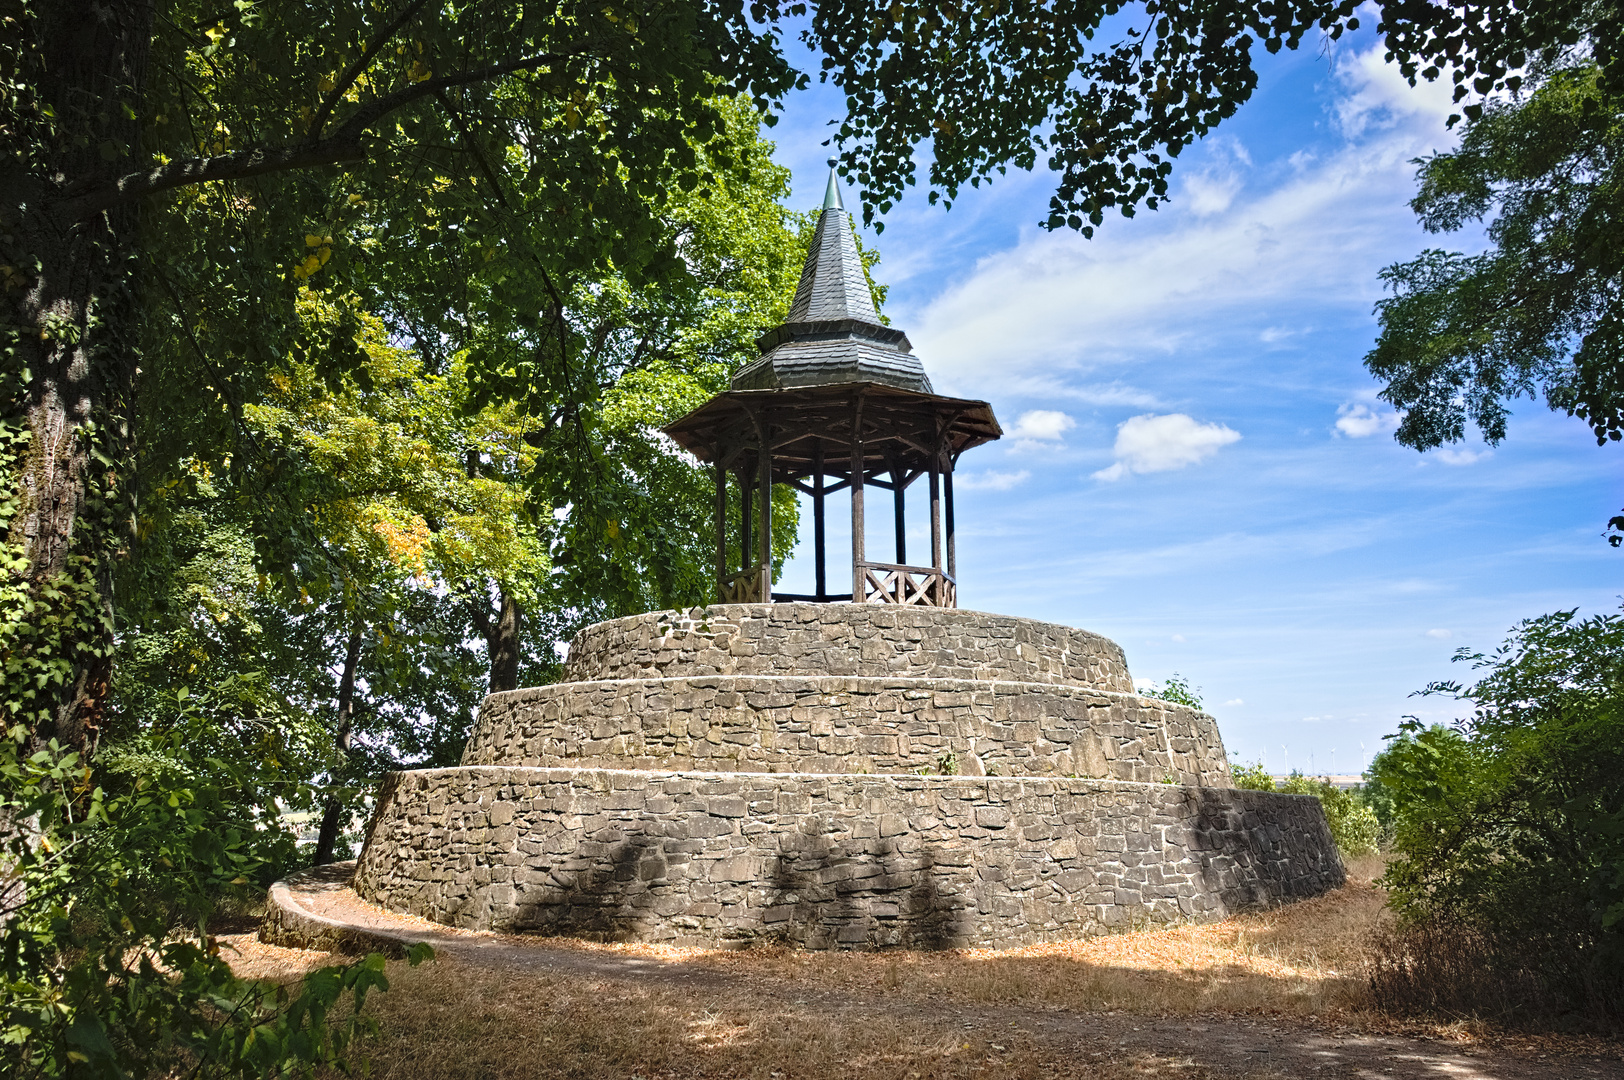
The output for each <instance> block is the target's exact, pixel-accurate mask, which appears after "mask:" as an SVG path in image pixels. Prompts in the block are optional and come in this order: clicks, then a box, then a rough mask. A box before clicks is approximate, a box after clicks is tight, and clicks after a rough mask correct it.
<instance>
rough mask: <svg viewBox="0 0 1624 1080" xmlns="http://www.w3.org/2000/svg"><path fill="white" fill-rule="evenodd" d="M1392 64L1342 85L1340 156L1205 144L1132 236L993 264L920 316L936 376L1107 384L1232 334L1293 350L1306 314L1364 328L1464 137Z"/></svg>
mask: <svg viewBox="0 0 1624 1080" xmlns="http://www.w3.org/2000/svg"><path fill="white" fill-rule="evenodd" d="M1381 57H1382V53H1381V50H1380V49H1379V48H1377V49H1376V50H1374V51H1373V52H1369V53H1362V54H1359V55H1358V56H1357V57H1355V58H1354V60H1353V62H1351V63H1348V64H1347V65H1345V67H1344V72H1343V74H1342V75H1340V76H1339V78H1340V79H1341V80H1342V82H1343V84H1344V85H1343V90H1344V93H1343V95H1342V103H1341V104H1340V105H1338V107H1337V112H1336V115H1335V116H1334V117H1333V120H1334V121H1335V125H1336V127H1337V128H1338V129H1339V130H1340V131H1341V132H1342V134H1343V136H1344V138H1343V140H1342V141H1341V142H1340V143H1339V144H1336V145H1333V146H1332V147H1330V148H1327V149H1325V150H1323V151H1322V152H1320V153H1317V154H1301V155H1296V156H1294V157H1292V158H1291V159H1289V160H1288V161H1286V162H1284V163H1281V164H1277V165H1274V166H1273V167H1272V168H1271V169H1269V170H1268V171H1262V170H1260V169H1257V168H1254V167H1253V166H1252V165H1251V164H1250V163H1249V162H1248V161H1247V160H1245V159H1244V157H1242V156H1240V155H1237V154H1235V153H1233V152H1230V151H1229V150H1227V149H1224V148H1222V147H1220V148H1218V152H1217V153H1213V151H1212V146H1211V144H1210V143H1209V144H1204V147H1203V148H1204V150H1206V151H1207V152H1208V155H1209V158H1210V163H1209V164H1208V165H1207V166H1206V167H1205V171H1200V168H1199V167H1198V170H1197V171H1196V172H1193V173H1188V174H1186V178H1185V179H1184V180H1183V188H1182V191H1183V193H1184V196H1183V197H1182V198H1176V199H1175V200H1174V201H1173V202H1172V203H1170V204H1169V206H1168V207H1167V208H1166V209H1165V210H1162V211H1159V212H1158V213H1156V214H1154V215H1150V216H1149V217H1146V218H1143V219H1135V221H1134V223H1133V227H1132V228H1129V227H1127V223H1117V222H1107V224H1106V227H1105V228H1104V229H1102V230H1101V231H1100V232H1099V234H1098V235H1097V236H1096V237H1095V238H1094V239H1093V240H1086V239H1083V238H1082V237H1079V236H1077V235H1075V234H1073V233H1070V232H1065V231H1062V232H1056V233H1046V232H1041V231H1037V230H1032V231H1029V232H1027V233H1026V234H1025V235H1024V236H1023V237H1022V239H1021V240H1020V242H1019V243H1017V244H1016V245H1015V246H1014V247H1012V248H1009V249H1007V250H1004V251H1001V252H997V253H994V254H991V255H989V256H987V257H984V258H983V259H982V260H981V261H980V262H979V263H978V264H977V265H976V268H975V270H974V272H973V273H971V274H969V275H967V276H966V277H964V278H961V279H960V281H959V283H958V284H957V285H956V286H955V287H953V288H950V289H947V290H945V291H944V292H942V293H940V294H938V295H937V296H936V297H935V298H934V299H933V300H932V301H931V302H930V303H929V304H928V305H926V306H925V307H924V308H923V309H922V310H921V311H920V312H918V313H917V314H912V313H910V319H912V320H913V325H912V326H910V328H909V333H910V336H911V337H912V338H913V339H914V341H915V342H917V343H918V344H919V346H920V352H921V355H924V356H927V357H928V358H929V361H930V364H931V370H932V371H933V372H938V371H939V372H941V374H942V376H943V378H944V380H945V381H947V382H950V383H952V384H953V385H955V386H957V387H962V388H963V389H964V390H965V391H967V392H971V393H976V394H978V395H980V394H997V395H998V396H1000V397H1004V396H1007V395H1008V394H1009V393H1011V387H1012V384H1015V383H1018V382H1019V380H1021V379H1023V378H1026V377H1029V376H1035V375H1036V376H1041V377H1044V378H1048V379H1051V380H1055V381H1077V382H1087V383H1094V384H1097V383H1099V382H1100V381H1102V380H1101V375H1102V374H1103V375H1104V376H1105V380H1104V381H1107V382H1109V381H1111V380H1112V379H1113V378H1114V377H1115V376H1114V371H1113V369H1116V370H1121V369H1124V368H1129V367H1134V368H1137V367H1141V366H1144V365H1146V364H1150V363H1154V362H1158V361H1163V360H1171V359H1173V358H1175V357H1177V358H1179V360H1180V362H1188V357H1187V356H1186V355H1184V354H1187V353H1191V352H1200V351H1204V350H1208V349H1210V348H1212V347H1213V346H1214V344H1215V341H1216V338H1217V337H1218V336H1221V335H1227V334H1238V335H1239V336H1240V337H1243V338H1246V339H1249V340H1251V341H1253V342H1258V341H1262V343H1263V344H1265V345H1271V346H1278V345H1279V343H1280V342H1282V341H1283V340H1285V338H1286V337H1288V336H1290V335H1292V334H1293V333H1296V332H1298V331H1294V330H1293V329H1292V328H1290V327H1289V326H1287V327H1282V326H1281V325H1280V324H1279V322H1278V321H1277V320H1278V318H1279V313H1280V312H1281V311H1282V310H1289V309H1291V308H1293V307H1296V308H1300V309H1304V310H1307V309H1309V308H1316V309H1323V308H1325V307H1326V306H1327V303H1328V302H1329V303H1330V304H1331V305H1333V306H1336V307H1340V308H1342V309H1344V310H1345V311H1346V312H1347V313H1348V314H1349V315H1350V316H1361V317H1362V316H1364V314H1365V313H1367V312H1368V311H1369V309H1370V305H1371V304H1372V303H1373V302H1374V300H1375V299H1376V298H1377V297H1378V296H1379V295H1380V285H1379V281H1378V279H1377V277H1376V271H1377V270H1378V269H1380V267H1381V266H1382V265H1384V264H1385V263H1387V262H1390V261H1393V260H1394V259H1395V258H1400V257H1404V256H1406V255H1409V254H1412V253H1413V251H1412V249H1413V247H1414V244H1415V239H1414V237H1415V232H1416V226H1415V221H1414V216H1413V214H1412V213H1411V212H1410V210H1409V208H1408V205H1407V203H1408V201H1409V199H1410V197H1411V196H1412V195H1413V189H1414V171H1415V166H1414V165H1413V164H1412V163H1411V162H1412V160H1413V159H1414V158H1415V157H1417V156H1418V155H1420V154H1424V153H1427V152H1428V151H1430V150H1432V149H1435V148H1437V147H1438V146H1439V145H1447V143H1448V142H1449V140H1450V138H1451V137H1450V136H1449V135H1448V134H1447V133H1446V132H1444V129H1443V125H1442V123H1441V120H1442V115H1444V114H1446V113H1447V109H1448V101H1447V98H1448V94H1447V92H1446V93H1444V94H1443V96H1442V100H1441V101H1434V100H1433V97H1435V96H1436V95H1430V96H1429V94H1427V93H1419V94H1418V93H1416V92H1413V91H1410V90H1409V89H1408V87H1407V86H1405V85H1404V82H1403V79H1402V77H1401V76H1399V75H1398V74H1397V72H1396V70H1395V69H1392V68H1391V67H1390V66H1389V65H1387V64H1384V63H1383V62H1382V58H1381ZM1260 181H1261V182H1260ZM1267 314H1273V318H1272V319H1269V321H1263V318H1260V316H1263V317H1264V318H1266V317H1267Z"/></svg>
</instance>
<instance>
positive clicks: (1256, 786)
mask: <svg viewBox="0 0 1624 1080" xmlns="http://www.w3.org/2000/svg"><path fill="white" fill-rule="evenodd" d="M1229 773H1230V775H1231V776H1233V777H1234V778H1235V786H1236V787H1238V788H1245V789H1246V790H1247V791H1274V790H1275V786H1274V777H1272V776H1270V775H1269V770H1267V769H1265V768H1264V767H1263V762H1261V761H1254V762H1252V764H1250V765H1241V764H1239V763H1236V762H1231V763H1230V766H1229Z"/></svg>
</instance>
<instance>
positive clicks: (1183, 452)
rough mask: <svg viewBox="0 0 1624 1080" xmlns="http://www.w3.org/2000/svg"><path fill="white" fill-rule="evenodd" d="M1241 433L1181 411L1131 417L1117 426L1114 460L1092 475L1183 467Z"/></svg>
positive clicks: (1110, 476)
mask: <svg viewBox="0 0 1624 1080" xmlns="http://www.w3.org/2000/svg"><path fill="white" fill-rule="evenodd" d="M1240 437H1241V435H1240V432H1238V431H1234V430H1232V429H1231V428H1227V427H1225V426H1224V425H1223V424H1203V423H1200V422H1199V421H1197V420H1193V419H1191V418H1190V417H1188V416H1186V415H1185V414H1184V413H1169V414H1167V415H1166V416H1154V415H1151V414H1148V413H1147V414H1145V415H1143V416H1134V417H1130V418H1129V419H1127V420H1124V421H1123V422H1122V423H1121V424H1119V425H1118V426H1117V437H1116V445H1115V447H1114V448H1113V452H1114V453H1115V454H1116V464H1114V465H1111V466H1110V467H1108V468H1104V469H1101V470H1100V471H1099V472H1096V473H1095V474H1094V479H1096V480H1120V479H1122V478H1123V477H1124V476H1127V475H1129V474H1130V473H1154V472H1169V471H1171V470H1173V469H1182V468H1184V467H1185V466H1187V465H1194V464H1196V463H1197V462H1200V461H1205V460H1206V459H1207V458H1210V457H1212V455H1214V454H1216V453H1217V452H1218V451H1219V450H1220V449H1221V448H1223V447H1225V446H1228V445H1229V444H1230V443H1232V442H1235V441H1236V440H1237V439H1239V438H1240Z"/></svg>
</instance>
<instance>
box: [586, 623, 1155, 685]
mask: <svg viewBox="0 0 1624 1080" xmlns="http://www.w3.org/2000/svg"><path fill="white" fill-rule="evenodd" d="M702 675H803V676H819V675H861V676H876V677H884V676H896V675H909V676H916V677H921V678H962V679H975V680H1004V681H1028V682H1047V683H1060V684H1069V685H1074V686H1087V687H1095V688H1098V689H1102V690H1117V691H1121V692H1123V693H1132V692H1133V689H1134V688H1133V680H1132V678H1131V677H1130V676H1129V674H1128V666H1127V661H1126V659H1125V658H1124V656H1123V653H1122V650H1121V648H1120V647H1118V646H1117V644H1116V643H1115V642H1113V641H1111V640H1109V639H1108V638H1104V637H1101V636H1100V635H1099V634H1094V633H1090V632H1089V631H1086V630H1077V629H1074V628H1072V627H1069V626H1059V625H1056V624H1054V623H1045V622H1039V621H1037V620H1035V619H1020V618H1014V617H1012V616H1008V615H993V614H989V613H987V612H981V611H971V610H968V609H965V608H925V607H906V608H902V607H894V606H888V605H881V604H814V603H805V602H795V603H784V604H717V605H712V606H710V607H704V608H692V609H689V610H687V611H656V612H648V613H646V614H642V615H631V616H627V617H625V618H620V619H610V620H608V621H606V622H601V623H595V624H594V625H592V626H588V627H586V628H585V629H583V630H582V631H581V632H580V633H578V634H576V635H575V638H574V640H573V641H572V642H571V643H570V652H569V657H568V659H567V660H566V661H565V665H564V679H565V681H569V682H586V681H593V680H602V679H625V678H660V677H669V676H702Z"/></svg>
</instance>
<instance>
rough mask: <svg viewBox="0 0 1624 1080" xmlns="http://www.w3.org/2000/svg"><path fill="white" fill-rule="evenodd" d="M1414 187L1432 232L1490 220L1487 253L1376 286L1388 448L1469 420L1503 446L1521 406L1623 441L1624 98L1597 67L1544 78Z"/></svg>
mask: <svg viewBox="0 0 1624 1080" xmlns="http://www.w3.org/2000/svg"><path fill="white" fill-rule="evenodd" d="M1420 182H1421V190H1420V193H1419V194H1418V195H1417V196H1416V198H1415V200H1414V201H1413V202H1412V203H1411V205H1412V206H1413V207H1414V209H1415V211H1416V213H1417V214H1418V215H1419V216H1420V218H1421V223H1422V224H1423V225H1424V226H1425V227H1426V228H1427V230H1428V231H1430V232H1452V231H1455V230H1458V229H1460V228H1462V227H1464V226H1465V225H1467V224H1468V223H1471V222H1474V221H1482V220H1485V219H1489V228H1488V235H1489V240H1490V242H1491V245H1492V246H1491V248H1490V249H1489V250H1488V251H1486V252H1484V253H1482V254H1479V255H1464V254H1460V253H1458V252H1447V251H1440V250H1429V251H1426V252H1423V253H1422V254H1421V256H1420V257H1419V258H1417V259H1415V260H1413V261H1411V262H1407V263H1399V264H1396V265H1394V266H1390V267H1388V268H1387V269H1386V270H1385V271H1384V272H1383V274H1382V278H1383V280H1384V281H1385V282H1386V283H1387V285H1388V287H1389V288H1391V289H1392V291H1393V294H1394V295H1393V296H1392V297H1390V298H1389V299H1386V300H1383V301H1382V302H1381V303H1380V304H1378V305H1377V313H1378V316H1379V320H1380V323H1381V336H1380V338H1379V340H1378V341H1377V343H1376V347H1375V348H1374V349H1373V350H1372V351H1371V352H1370V354H1369V355H1368V356H1367V357H1366V358H1365V364H1366V366H1367V367H1368V368H1369V369H1370V371H1371V373H1372V374H1373V375H1375V376H1376V377H1377V378H1378V379H1380V380H1382V381H1383V382H1384V383H1385V384H1386V385H1385V388H1384V389H1383V390H1382V392H1381V396H1382V397H1383V398H1384V399H1385V400H1387V401H1389V402H1391V403H1392V404H1393V405H1394V406H1395V407H1397V408H1398V409H1399V410H1401V413H1402V419H1401V421H1400V423H1399V427H1398V431H1397V433H1396V437H1397V439H1398V440H1399V442H1401V443H1403V444H1405V445H1406V446H1413V447H1415V448H1416V449H1420V450H1425V449H1429V448H1431V447H1435V446H1439V445H1442V444H1443V443H1446V442H1457V441H1459V440H1460V439H1462V438H1463V437H1464V435H1465V432H1466V425H1467V422H1468V420H1470V421H1471V422H1472V423H1474V424H1475V425H1476V427H1477V429H1478V430H1479V432H1480V433H1481V434H1482V436H1483V438H1484V439H1485V440H1486V441H1487V442H1489V443H1491V444H1494V443H1498V442H1499V441H1500V440H1501V439H1503V438H1504V437H1505V434H1506V419H1507V416H1508V415H1509V413H1508V406H1509V403H1510V401H1512V400H1513V399H1515V398H1517V397H1520V396H1527V397H1529V398H1532V399H1536V400H1537V398H1538V397H1540V396H1543V397H1544V399H1545V401H1546V403H1547V404H1548V405H1549V406H1550V407H1551V408H1552V409H1555V410H1558V411H1561V412H1565V413H1567V414H1568V415H1569V416H1578V417H1580V418H1581V419H1583V420H1585V421H1586V422H1587V423H1588V424H1589V425H1590V429H1591V431H1592V432H1593V433H1594V435H1595V437H1596V442H1597V444H1598V445H1603V446H1605V445H1606V444H1607V443H1608V442H1609V441H1614V442H1616V441H1618V440H1619V439H1620V438H1624V228H1621V227H1620V224H1619V222H1620V221H1621V220H1624V94H1621V93H1620V92H1618V91H1610V90H1607V89H1604V87H1603V77H1602V72H1601V69H1600V68H1598V67H1597V66H1596V65H1595V64H1590V63H1586V64H1580V65H1577V66H1573V67H1565V68H1561V69H1559V70H1556V71H1553V72H1550V73H1549V74H1548V75H1544V76H1542V77H1541V78H1540V81H1539V83H1538V86H1537V88H1536V89H1534V90H1533V91H1532V92H1531V93H1528V94H1526V95H1525V96H1522V97H1520V98H1516V99H1512V100H1507V101H1503V102H1499V103H1495V104H1491V105H1489V106H1488V107H1487V108H1486V110H1485V111H1483V112H1481V113H1480V114H1479V115H1478V117H1477V118H1476V119H1474V120H1472V121H1470V122H1469V123H1468V124H1467V125H1466V130H1465V134H1464V136H1463V137H1462V139H1461V144H1460V147H1459V148H1458V149H1457V150H1455V151H1453V152H1451V153H1447V154H1437V155H1434V156H1432V157H1430V158H1427V159H1426V160H1425V161H1423V162H1422V163H1421V169H1420ZM1614 527H1615V528H1621V527H1624V519H1620V520H1618V521H1615V522H1614ZM1612 539H1613V542H1614V543H1615V544H1616V543H1617V542H1618V537H1617V536H1614V537H1613V538H1612Z"/></svg>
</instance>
